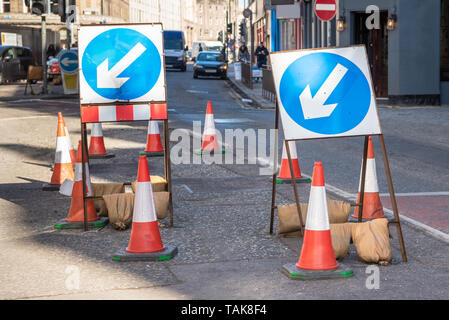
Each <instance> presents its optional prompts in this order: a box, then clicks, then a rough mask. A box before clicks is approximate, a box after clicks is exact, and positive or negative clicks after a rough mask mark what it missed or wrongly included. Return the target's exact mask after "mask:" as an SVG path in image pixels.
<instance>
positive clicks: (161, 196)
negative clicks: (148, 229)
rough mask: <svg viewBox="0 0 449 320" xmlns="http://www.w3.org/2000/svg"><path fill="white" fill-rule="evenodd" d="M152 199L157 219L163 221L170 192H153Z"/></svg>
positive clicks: (166, 212)
mask: <svg viewBox="0 0 449 320" xmlns="http://www.w3.org/2000/svg"><path fill="white" fill-rule="evenodd" d="M153 198H154V206H155V207H156V216H157V218H158V219H165V218H166V217H167V214H168V200H169V198H170V192H167V191H162V192H153Z"/></svg>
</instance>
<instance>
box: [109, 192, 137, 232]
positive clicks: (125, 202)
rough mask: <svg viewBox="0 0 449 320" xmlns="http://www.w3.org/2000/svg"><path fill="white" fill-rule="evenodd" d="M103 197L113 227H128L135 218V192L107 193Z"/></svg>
mask: <svg viewBox="0 0 449 320" xmlns="http://www.w3.org/2000/svg"><path fill="white" fill-rule="evenodd" d="M103 199H104V202H105V205H106V208H107V212H108V216H109V222H110V223H111V225H112V227H113V228H114V229H117V230H125V229H127V228H128V227H129V226H130V224H131V222H132V220H133V208H134V194H133V193H118V194H106V195H104V196H103Z"/></svg>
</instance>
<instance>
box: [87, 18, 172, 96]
mask: <svg viewBox="0 0 449 320" xmlns="http://www.w3.org/2000/svg"><path fill="white" fill-rule="evenodd" d="M81 66H82V72H83V75H84V78H85V80H86V82H87V83H88V85H89V87H90V88H92V90H94V91H95V92H96V93H97V94H98V95H100V96H102V97H104V98H107V99H113V100H118V101H129V100H133V99H136V98H138V97H141V96H143V95H144V94H146V93H148V92H149V91H150V90H151V89H152V88H153V87H154V85H155V84H156V82H157V80H158V78H159V75H160V73H161V72H162V71H163V69H162V62H161V58H160V53H159V51H158V49H157V47H156V46H155V44H154V43H153V42H152V41H151V40H150V39H149V38H148V37H147V36H145V35H143V34H142V33H140V32H138V31H136V30H133V29H128V28H123V27H119V28H114V29H109V30H107V31H105V32H102V33H100V34H99V35H98V36H96V37H95V38H94V39H92V40H91V41H90V42H89V43H88V44H87V46H86V49H85V50H84V53H83V57H82V61H81Z"/></svg>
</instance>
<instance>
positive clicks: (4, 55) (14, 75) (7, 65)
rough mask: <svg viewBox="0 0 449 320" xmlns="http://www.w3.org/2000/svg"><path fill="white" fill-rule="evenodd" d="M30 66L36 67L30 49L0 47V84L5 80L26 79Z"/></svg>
mask: <svg viewBox="0 0 449 320" xmlns="http://www.w3.org/2000/svg"><path fill="white" fill-rule="evenodd" d="M30 65H36V59H35V58H34V56H33V53H32V52H31V49H30V48H27V47H16V46H0V84H3V83H5V81H7V80H12V81H15V80H20V79H26V78H27V73H28V67H29V66H30Z"/></svg>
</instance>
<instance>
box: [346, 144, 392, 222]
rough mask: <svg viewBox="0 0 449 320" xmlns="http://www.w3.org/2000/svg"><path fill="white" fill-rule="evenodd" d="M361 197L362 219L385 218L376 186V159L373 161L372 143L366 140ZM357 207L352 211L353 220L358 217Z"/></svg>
mask: <svg viewBox="0 0 449 320" xmlns="http://www.w3.org/2000/svg"><path fill="white" fill-rule="evenodd" d="M362 170H363V166H362V168H360V181H359V195H358V197H357V203H360V189H361V186H362ZM364 193H365V195H364V197H363V212H362V219H379V218H385V215H384V209H383V206H382V203H381V202H380V197H379V185H378V184H377V173H376V159H374V149H373V141H372V139H371V137H369V139H368V154H367V159H366V174H365V190H364ZM359 212H360V210H359V207H356V208H355V209H354V213H353V215H352V217H353V218H358V217H359Z"/></svg>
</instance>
